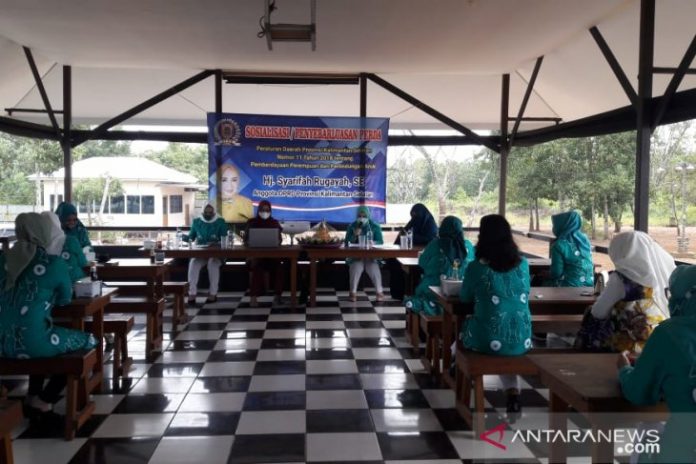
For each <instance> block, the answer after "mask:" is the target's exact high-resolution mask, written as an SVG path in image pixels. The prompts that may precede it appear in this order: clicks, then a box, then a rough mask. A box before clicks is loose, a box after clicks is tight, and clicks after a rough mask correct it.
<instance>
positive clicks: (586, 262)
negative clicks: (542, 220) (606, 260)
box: [549, 211, 594, 287]
mask: <svg viewBox="0 0 696 464" xmlns="http://www.w3.org/2000/svg"><path fill="white" fill-rule="evenodd" d="M551 222H552V224H553V235H555V236H556V240H554V241H553V242H552V243H551V250H550V253H549V255H550V256H551V271H550V278H551V285H553V286H554V287H592V286H594V265H593V264H592V245H590V241H589V240H588V239H587V236H586V235H585V234H584V233H582V218H581V217H580V215H579V214H578V213H577V212H576V211H567V212H565V213H561V214H555V215H553V216H551Z"/></svg>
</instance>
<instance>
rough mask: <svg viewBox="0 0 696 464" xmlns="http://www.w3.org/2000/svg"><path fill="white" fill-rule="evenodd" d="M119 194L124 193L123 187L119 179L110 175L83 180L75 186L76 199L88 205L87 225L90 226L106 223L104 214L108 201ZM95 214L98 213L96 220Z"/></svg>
mask: <svg viewBox="0 0 696 464" xmlns="http://www.w3.org/2000/svg"><path fill="white" fill-rule="evenodd" d="M118 195H123V187H122V186H121V183H120V182H119V181H118V179H111V178H110V177H100V178H98V179H87V180H81V181H79V182H77V183H76V184H75V185H74V186H73V197H74V198H75V201H76V202H77V203H78V204H81V205H86V206H87V222H88V224H87V225H89V226H92V225H101V224H103V223H104V221H103V214H104V208H105V207H106V202H107V201H108V199H109V197H110V196H118ZM93 214H94V215H96V217H94V220H93V218H92V215H93Z"/></svg>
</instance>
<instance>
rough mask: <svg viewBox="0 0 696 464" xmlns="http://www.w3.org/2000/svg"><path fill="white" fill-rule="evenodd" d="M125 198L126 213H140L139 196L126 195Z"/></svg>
mask: <svg viewBox="0 0 696 464" xmlns="http://www.w3.org/2000/svg"><path fill="white" fill-rule="evenodd" d="M126 200H127V201H126V203H127V205H128V209H127V212H128V214H140V196H138V195H128V196H127V197H126Z"/></svg>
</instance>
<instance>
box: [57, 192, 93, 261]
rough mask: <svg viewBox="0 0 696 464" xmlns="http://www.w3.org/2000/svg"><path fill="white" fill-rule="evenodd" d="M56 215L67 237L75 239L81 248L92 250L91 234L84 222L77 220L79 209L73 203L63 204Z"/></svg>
mask: <svg viewBox="0 0 696 464" xmlns="http://www.w3.org/2000/svg"><path fill="white" fill-rule="evenodd" d="M56 214H57V215H58V218H59V219H60V224H61V226H62V227H63V231H64V232H65V235H66V236H68V237H75V238H76V239H77V242H78V243H79V244H80V248H82V249H83V250H84V248H85V247H89V249H90V250H91V249H92V242H90V240H89V233H88V232H87V228H86V227H85V225H84V224H82V221H80V220H79V219H78V218H77V208H75V205H73V204H72V203H66V202H62V203H60V204H59V205H58V207H57V208H56Z"/></svg>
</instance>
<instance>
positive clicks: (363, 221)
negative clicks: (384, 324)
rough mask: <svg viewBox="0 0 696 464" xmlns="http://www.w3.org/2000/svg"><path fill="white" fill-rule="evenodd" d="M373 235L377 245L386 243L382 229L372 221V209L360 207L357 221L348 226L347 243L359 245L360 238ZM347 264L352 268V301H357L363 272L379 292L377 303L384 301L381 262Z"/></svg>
mask: <svg viewBox="0 0 696 464" xmlns="http://www.w3.org/2000/svg"><path fill="white" fill-rule="evenodd" d="M368 231H369V233H370V234H371V235H372V241H373V242H374V244H375V245H381V244H383V243H384V238H383V237H382V228H381V227H380V226H379V224H377V223H376V222H374V221H373V220H372V219H370V209H369V208H368V207H367V206H359V207H358V211H357V213H356V218H355V221H354V222H353V223H352V224H351V225H350V226H348V230H347V231H346V238H345V243H346V246H347V245H348V244H349V243H358V237H360V236H361V235H362V236H367V235H368ZM346 264H348V265H349V266H350V268H349V271H348V274H349V277H350V300H351V301H356V300H357V291H358V283H359V282H360V276H361V275H362V273H363V271H365V272H366V273H367V275H368V276H370V279H371V280H372V283H373V284H374V286H375V291H376V292H377V297H376V299H377V301H382V300H384V293H383V291H384V289H383V288H382V273H381V271H380V269H379V265H380V261H379V260H375V259H352V258H349V259H346Z"/></svg>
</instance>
